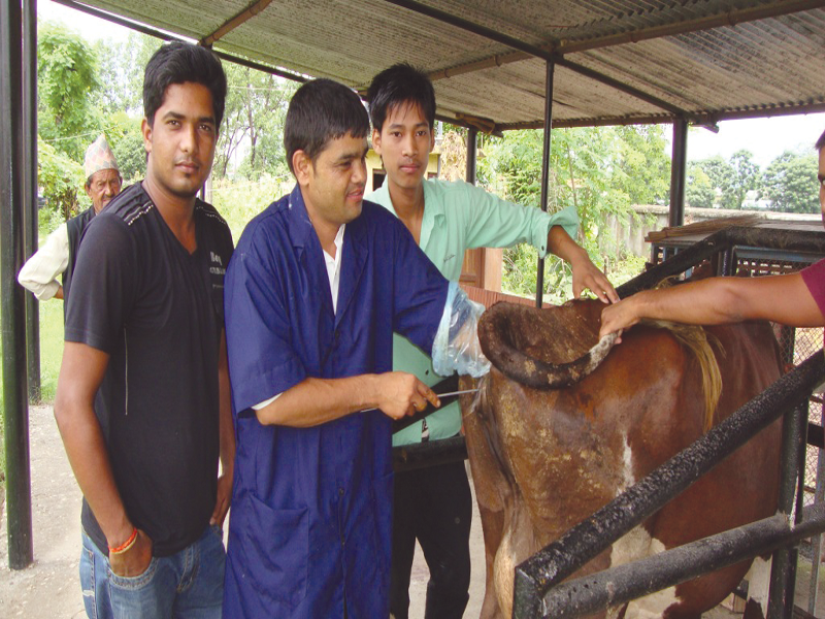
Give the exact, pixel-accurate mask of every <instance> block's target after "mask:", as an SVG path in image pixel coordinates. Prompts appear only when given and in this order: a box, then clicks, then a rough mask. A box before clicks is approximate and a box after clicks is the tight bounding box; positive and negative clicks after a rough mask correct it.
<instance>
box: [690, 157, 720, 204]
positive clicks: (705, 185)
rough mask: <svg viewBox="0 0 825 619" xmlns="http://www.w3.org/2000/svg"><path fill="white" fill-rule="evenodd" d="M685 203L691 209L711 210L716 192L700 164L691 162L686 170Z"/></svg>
mask: <svg viewBox="0 0 825 619" xmlns="http://www.w3.org/2000/svg"><path fill="white" fill-rule="evenodd" d="M686 176H687V178H686V179H685V180H686V183H685V185H686V187H685V202H687V205H688V206H692V207H693V208H713V203H714V201H715V200H716V190H715V189H714V187H713V181H711V180H710V177H709V176H708V175H707V173H706V172H705V170H704V169H703V168H702V165H701V164H700V163H696V162H691V163H688V165H687V170H686Z"/></svg>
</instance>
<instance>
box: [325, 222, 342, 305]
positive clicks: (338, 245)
mask: <svg viewBox="0 0 825 619" xmlns="http://www.w3.org/2000/svg"><path fill="white" fill-rule="evenodd" d="M346 227H347V224H341V227H340V228H338V233H337V234H336V235H335V239H334V240H333V243H335V258H333V257H332V256H330V255H329V254H328V253H327V252H326V250H324V263H325V264H326V266H327V277H329V290H330V292H331V293H332V312H333V313H336V312H337V311H338V288H339V285H340V283H341V254H342V253H343V248H344V229H345V228H346Z"/></svg>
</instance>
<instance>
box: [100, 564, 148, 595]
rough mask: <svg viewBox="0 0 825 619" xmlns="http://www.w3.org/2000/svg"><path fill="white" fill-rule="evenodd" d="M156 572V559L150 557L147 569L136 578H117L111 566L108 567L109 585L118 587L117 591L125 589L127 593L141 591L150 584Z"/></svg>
mask: <svg viewBox="0 0 825 619" xmlns="http://www.w3.org/2000/svg"><path fill="white" fill-rule="evenodd" d="M157 571H158V559H157V557H152V560H151V561H149V565H148V567H147V568H146V569H145V570H144V572H143V573H142V574H138V575H137V576H118V575H117V574H115V573H114V572H113V571H112V566H111V565H110V566H109V585H110V586H114V587H118V588H119V589H127V590H129V591H136V590H138V589H142V588H143V587H145V586H147V585H148V584H149V583H151V582H152V578H154V576H155V572H157Z"/></svg>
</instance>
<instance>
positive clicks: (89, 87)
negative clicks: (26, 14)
mask: <svg viewBox="0 0 825 619" xmlns="http://www.w3.org/2000/svg"><path fill="white" fill-rule="evenodd" d="M37 36H38V44H37V72H38V75H37V88H38V117H37V119H38V129H39V133H40V135H42V136H43V138H44V139H45V140H47V141H49V142H52V143H53V144H54V146H55V148H56V149H58V150H59V151H62V152H63V153H64V154H66V155H67V156H69V157H71V158H73V159H76V160H82V157H83V153H84V151H85V149H86V146H87V143H88V141H89V137H90V136H92V135H93V134H94V132H95V130H96V128H97V127H99V124H100V123H99V117H100V115H99V113H98V110H97V109H96V108H95V107H94V105H93V93H94V92H95V90H96V89H97V88H98V87H99V80H98V75H99V73H98V61H97V55H96V54H95V53H94V50H93V49H92V48H91V47H89V45H87V44H86V42H85V41H84V40H83V39H82V38H81V36H80V35H79V34H77V33H76V32H72V31H70V30H68V29H66V28H64V27H63V26H62V25H59V24H53V23H50V22H43V23H41V24H40V25H39V29H38V35H37Z"/></svg>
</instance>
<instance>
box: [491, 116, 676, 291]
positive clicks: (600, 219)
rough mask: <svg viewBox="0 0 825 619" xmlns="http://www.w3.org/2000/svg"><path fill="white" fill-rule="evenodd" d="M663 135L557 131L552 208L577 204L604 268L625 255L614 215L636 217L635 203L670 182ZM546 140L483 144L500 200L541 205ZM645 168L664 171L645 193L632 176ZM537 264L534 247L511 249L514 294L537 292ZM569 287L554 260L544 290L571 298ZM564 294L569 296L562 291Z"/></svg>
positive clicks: (508, 280) (535, 135)
mask: <svg viewBox="0 0 825 619" xmlns="http://www.w3.org/2000/svg"><path fill="white" fill-rule="evenodd" d="M628 136H629V139H626V138H628ZM660 137H661V133H660V132H659V133H657V132H650V133H649V134H648V133H646V132H640V131H633V132H625V131H616V130H615V129H613V128H581V129H556V130H554V131H553V135H552V142H551V144H552V153H551V158H550V183H549V193H548V195H549V204H548V210H549V211H550V212H557V211H559V210H561V209H563V208H566V207H568V206H573V207H575V209H576V211H577V213H578V215H579V219H580V232H579V238H578V239H577V241H578V242H579V243H581V244H582V245H583V246H584V247H585V249H587V251H588V252H589V253H590V255H591V257H593V258H594V262H596V264H597V265H598V266H600V267H601V266H603V264H604V262H605V261H606V260H608V259H609V260H610V261H611V262H612V261H613V260H614V259H618V258H621V257H622V251H621V249H620V248H618V247H617V245H616V243H615V240H613V239H611V238H610V235H609V234H608V233H607V232H606V226H605V222H606V218H607V216H608V215H615V216H617V217H619V218H624V219H626V218H628V217H631V216H632V214H631V213H632V211H631V208H630V207H631V203H632V201H633V200H632V199H636V200H639V199H644V200H645V201H647V200H652V199H656V196H657V195H661V194H659V193H658V192H659V191H662V188H663V187H665V186H666V184H667V182H666V179H667V171H666V170H667V169H669V166H665V165H663V163H664V162H665V161H666V155H663V154H662V153H663V152H664V145H663V144H658V145H657V144H656V140H657V139H659V138H660ZM647 138H650V140H651V144H650V145H648V144H647V143H646V139H647ZM637 140H638V141H637ZM634 142H635V144H636V146H634ZM542 143H543V135H542V132H541V131H514V132H508V133H507V134H506V135H505V137H504V138H500V139H489V140H488V141H487V142H486V144H485V146H484V157H483V158H481V159H480V163H479V167H480V172H481V173H480V174H479V178H480V179H481V180H482V181H483V182H484V184H485V185H486V186H487V187H488V188H490V189H492V190H493V191H495V193H497V194H498V195H500V196H502V197H504V198H506V199H509V200H512V201H514V202H517V203H520V204H524V205H528V206H534V207H537V206H538V203H539V200H540V195H541V153H542ZM640 143H644V145H645V148H639V146H638V145H639V144H640ZM660 147H661V148H660ZM640 151H641V152H640ZM645 166H647V167H649V168H650V169H651V170H658V172H652V173H651V174H650V176H649V177H647V180H642V181H640V183H642V182H646V183H648V184H651V185H653V187H652V188H647V189H646V188H643V187H641V186H640V185H639V184H637V183H636V182H635V181H631V179H630V174H631V171H632V170H635V169H641V168H643V167H645ZM535 259H536V253H535V250H533V249H532V248H531V247H528V246H524V245H522V246H519V247H515V248H512V249H509V250H506V251H505V255H504V261H505V267H504V268H505V272H504V281H505V285H506V286H507V287H508V289H510V290H512V291H514V292H518V293H521V294H531V293H532V292H533V291H534V290H535ZM569 282H570V272H569V270H568V265H567V264H566V263H563V262H561V261H559V260H557V259H555V258H550V259H548V260H547V261H546V273H545V292H555V293H557V294H556V297H555V298H554V300H555V301H557V302H558V301H564V300H566V298H565V295H566V294H567V292H568V290H569ZM559 290H561V291H562V294H558V291H559Z"/></svg>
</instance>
